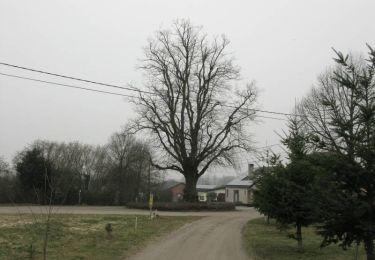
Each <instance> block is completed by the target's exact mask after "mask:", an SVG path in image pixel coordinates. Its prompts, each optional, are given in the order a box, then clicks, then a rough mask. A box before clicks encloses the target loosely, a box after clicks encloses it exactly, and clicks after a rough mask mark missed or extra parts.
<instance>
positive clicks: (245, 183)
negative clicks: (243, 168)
mask: <svg viewBox="0 0 375 260" xmlns="http://www.w3.org/2000/svg"><path fill="white" fill-rule="evenodd" d="M252 185H253V181H252V180H250V178H249V176H247V175H243V176H240V177H237V178H235V179H234V180H232V181H230V182H229V183H227V185H226V186H237V187H238V186H242V187H251V186H252Z"/></svg>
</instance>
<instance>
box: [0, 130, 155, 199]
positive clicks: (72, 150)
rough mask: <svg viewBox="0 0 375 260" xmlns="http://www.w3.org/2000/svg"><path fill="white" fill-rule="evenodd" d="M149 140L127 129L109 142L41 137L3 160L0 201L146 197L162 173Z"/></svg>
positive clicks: (0, 169) (0, 166)
mask: <svg viewBox="0 0 375 260" xmlns="http://www.w3.org/2000/svg"><path fill="white" fill-rule="evenodd" d="M150 156H151V151H150V148H149V147H148V146H147V144H146V143H145V142H143V141H140V140H138V139H136V138H135V137H134V136H133V135H131V134H129V133H128V132H127V131H126V130H124V131H121V132H117V133H114V134H113V135H112V136H111V137H110V139H109V141H108V143H107V144H105V145H103V146H92V145H86V144H81V143H79V142H71V143H63V142H62V143H59V142H52V141H42V140H37V141H35V142H34V143H33V144H31V145H29V146H27V147H25V148H24V149H23V150H22V151H20V152H19V153H18V154H17V155H16V156H15V158H14V159H13V164H14V167H13V168H12V167H11V166H10V165H9V164H7V163H6V162H5V161H4V160H0V203H41V204H47V203H48V202H49V200H50V199H51V198H52V199H53V201H54V204H97V205H124V204H125V203H127V202H129V201H136V200H146V199H147V198H148V193H149V192H150V189H151V188H152V187H153V185H155V183H157V182H158V181H159V177H160V175H159V174H158V173H157V172H155V171H152V173H151V167H150Z"/></svg>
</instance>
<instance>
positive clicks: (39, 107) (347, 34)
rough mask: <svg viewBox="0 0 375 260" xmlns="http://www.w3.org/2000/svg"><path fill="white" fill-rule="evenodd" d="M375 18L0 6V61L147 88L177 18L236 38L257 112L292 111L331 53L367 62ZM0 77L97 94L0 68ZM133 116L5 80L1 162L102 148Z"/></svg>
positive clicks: (241, 6)
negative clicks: (166, 30)
mask: <svg viewBox="0 0 375 260" xmlns="http://www.w3.org/2000/svg"><path fill="white" fill-rule="evenodd" d="M374 10H375V1H374V0H372V1H370V0H369V1H362V0H356V1H354V0H353V1H345V0H336V1H333V0H321V1H317V0H314V1H312V0H311V1H302V0H295V1H282V0H275V1H265V0H262V1H260V0H259V1H250V0H247V1H234V0H233V1H218V0H212V1H204V0H197V1H192V0H190V1H177V0H165V1H160V0H159V1H139V0H137V1H125V0H122V1H110V0H106V1H96V0H85V1H80V0H63V1H51V0H45V1H40V0H33V1H27V0H24V1H16V0H1V1H0V62H7V63H11V64H16V65H20V66H25V67H30V68H35V69H40V70H46V71H50V72H55V73H60V74H66V75H71V76H76V77H81V78H86V79H90V80H96V81H101V82H107V83H113V84H118V85H126V84H127V83H129V82H132V83H133V84H142V77H141V72H140V71H138V70H136V66H137V65H139V59H141V58H142V46H144V45H145V44H146V42H147V39H148V38H149V37H151V36H152V35H153V33H154V32H155V31H156V30H158V29H160V28H163V27H168V26H169V25H170V24H171V22H172V21H173V20H174V19H176V18H188V19H190V21H191V22H192V23H194V24H195V25H202V26H203V28H204V31H205V32H207V33H208V34H209V35H212V36H214V35H220V34H225V35H226V36H227V37H228V38H229V39H230V41H231V44H230V50H231V51H232V52H233V53H234V55H235V57H236V63H237V64H238V65H239V66H240V67H241V68H242V77H243V78H244V79H245V80H247V81H251V80H255V81H256V82H257V86H258V87H259V89H260V90H261V93H260V97H259V103H260V106H261V108H263V109H266V110H272V111H278V112H291V110H292V108H293V106H294V102H295V100H296V99H300V98H301V97H303V96H304V95H305V94H306V93H307V92H308V91H309V89H310V88H311V86H312V85H313V84H314V83H315V80H316V78H317V76H318V75H319V74H320V73H321V72H323V71H324V70H325V69H326V68H327V67H328V66H330V65H332V64H333V62H332V57H333V52H332V50H331V47H335V48H336V49H338V50H342V51H344V52H346V51H354V52H362V53H365V52H366V46H365V43H369V44H371V45H373V46H375V25H374ZM0 73H9V74H14V75H20V76H27V77H33V78H39V79H45V80H51V81H57V82H61V83H69V84H75V85H78V86H88V87H90V88H97V89H101V88H100V87H98V86H92V85H85V84H82V83H80V82H74V81H69V80H62V79H59V78H54V77H47V76H43V75H41V74H37V73H28V72H25V71H21V70H17V69H11V68H7V67H4V66H0ZM123 93H126V92H125V91H124V92H123ZM263 115H267V114H263ZM132 116H133V112H132V107H131V105H130V104H128V103H127V102H126V101H125V100H124V99H123V98H121V97H116V96H111V95H104V94H97V93H90V92H86V91H82V90H72V89H67V88H61V87H57V86H51V85H47V84H42V83H36V82H31V81H25V80H21V79H14V78H8V77H5V76H1V75H0V126H1V127H0V156H4V157H5V158H6V159H7V160H11V158H12V157H13V156H14V154H15V153H16V152H17V151H19V150H21V149H22V148H23V147H24V146H25V145H27V144H30V143H32V142H33V141H34V140H36V139H47V140H54V141H66V142H68V141H75V140H78V141H80V142H83V143H88V144H104V143H105V142H106V141H107V139H108V137H109V136H110V135H111V134H112V133H113V132H114V131H117V130H119V129H120V127H121V126H122V125H124V124H125V123H126V121H127V120H128V119H129V118H130V117H132ZM268 116H270V115H268ZM283 127H284V122H283V121H278V120H271V119H263V122H262V123H261V124H258V125H257V126H254V128H253V130H252V131H253V133H254V137H255V139H256V141H257V142H258V143H257V145H258V146H265V145H270V144H274V143H278V137H277V135H276V134H275V131H280V129H282V128H283ZM247 160H249V161H251V160H252V159H251V158H250V157H247V158H243V161H247Z"/></svg>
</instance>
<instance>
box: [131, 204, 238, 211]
mask: <svg viewBox="0 0 375 260" xmlns="http://www.w3.org/2000/svg"><path fill="white" fill-rule="evenodd" d="M126 206H127V207H128V208H133V209H149V205H148V203H146V202H129V203H128V204H127V205H126ZM153 209H157V210H161V211H231V210H235V209H236V207H235V204H234V203H228V202H211V203H204V202H155V203H154V205H153Z"/></svg>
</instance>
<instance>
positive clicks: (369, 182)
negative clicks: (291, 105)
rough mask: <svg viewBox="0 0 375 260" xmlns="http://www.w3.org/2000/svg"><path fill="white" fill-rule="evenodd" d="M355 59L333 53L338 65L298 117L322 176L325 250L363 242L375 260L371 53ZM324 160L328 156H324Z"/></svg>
mask: <svg viewBox="0 0 375 260" xmlns="http://www.w3.org/2000/svg"><path fill="white" fill-rule="evenodd" d="M369 50H370V52H369V57H368V59H367V60H365V59H363V58H355V57H353V56H351V55H343V54H342V53H341V52H336V54H337V58H335V61H336V63H337V66H336V68H335V69H334V70H331V71H328V72H327V73H326V74H325V75H324V76H322V77H321V78H320V81H319V83H320V84H319V86H318V87H317V88H315V89H313V91H312V92H311V93H310V95H309V96H308V97H307V98H306V99H305V100H304V101H303V102H302V106H301V111H300V112H301V113H303V114H304V117H303V120H304V123H305V125H306V126H307V127H308V130H309V132H310V133H311V134H312V135H314V136H315V140H314V141H315V148H316V149H318V150H320V151H322V152H325V153H324V154H320V156H318V158H315V163H316V164H320V166H321V167H323V168H324V169H325V170H324V171H325V172H326V174H323V175H321V178H319V181H318V183H319V185H320V186H321V187H322V189H319V190H317V192H316V204H317V215H318V216H319V218H320V222H321V223H322V225H321V226H320V230H319V233H320V234H321V235H323V237H324V241H323V245H327V244H330V243H340V245H341V246H342V247H343V248H347V247H349V246H351V245H352V243H353V242H355V243H361V242H363V243H364V246H365V250H366V253H367V259H368V260H374V259H375V255H374V236H375V215H374V212H375V203H374V202H375V192H374V188H375V51H374V50H373V49H372V48H371V47H369ZM327 155H328V156H327Z"/></svg>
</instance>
